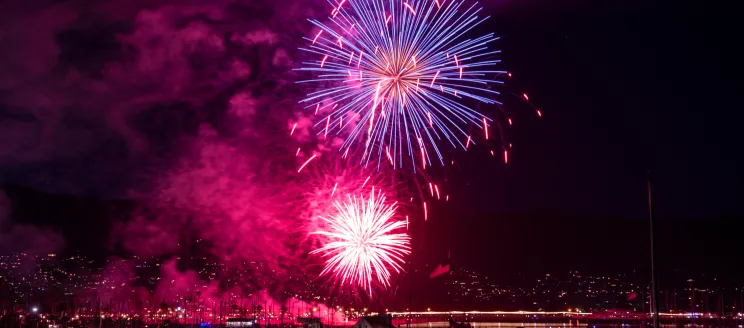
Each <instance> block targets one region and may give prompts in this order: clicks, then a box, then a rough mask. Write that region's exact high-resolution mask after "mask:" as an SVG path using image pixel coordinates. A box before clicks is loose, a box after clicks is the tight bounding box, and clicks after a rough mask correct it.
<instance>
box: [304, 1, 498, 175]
mask: <svg viewBox="0 0 744 328" xmlns="http://www.w3.org/2000/svg"><path fill="white" fill-rule="evenodd" d="M469 2H470V1H468V0H451V1H446V2H443V1H442V2H440V1H431V0H410V1H400V0H355V1H343V0H341V1H338V0H329V3H330V4H331V6H332V7H333V12H332V17H329V20H328V21H327V22H321V21H319V20H315V19H311V20H310V22H311V23H312V24H313V25H315V27H317V28H318V32H315V33H314V34H313V35H312V36H310V37H305V40H307V41H308V44H309V45H308V46H307V47H303V48H300V49H301V50H302V51H305V52H307V53H308V54H309V57H310V58H312V60H310V61H305V62H303V63H302V67H301V68H299V70H301V71H306V72H308V73H311V74H312V75H313V77H312V78H310V79H308V80H304V81H300V82H299V83H310V84H313V85H316V86H318V89H317V90H316V91H312V92H310V93H309V94H308V95H307V97H306V98H305V99H303V100H302V101H301V103H302V104H304V105H305V106H306V108H307V109H312V108H313V107H315V108H316V111H317V108H318V106H319V105H320V104H321V103H323V102H324V101H325V100H327V99H332V101H333V102H335V103H338V104H340V105H339V106H338V107H337V108H335V109H333V110H331V112H330V113H329V115H330V116H328V118H326V120H327V119H330V120H331V122H330V124H327V126H329V128H327V129H324V130H321V131H319V134H321V133H322V134H325V133H330V134H332V135H333V134H335V135H341V134H343V135H344V136H345V138H346V139H345V141H344V142H343V144H342V145H341V149H342V150H343V148H346V149H347V150H348V148H349V147H351V146H352V145H354V144H363V145H364V147H365V151H364V152H363V155H362V158H361V160H360V163H362V164H364V165H367V164H369V163H370V162H374V161H376V162H377V163H376V164H377V165H378V166H379V165H381V163H383V162H388V160H389V157H390V158H392V159H393V160H389V162H390V163H391V165H392V166H393V168H397V167H401V166H402V165H403V163H404V161H403V157H404V156H405V157H408V158H409V159H410V161H411V165H412V167H413V168H414V172H415V170H416V167H417V165H416V163H417V159H416V157H417V156H416V155H415V151H414V149H416V148H420V149H427V152H425V153H424V154H422V157H423V158H422V161H421V162H420V163H419V164H420V165H421V167H424V166H425V165H426V162H429V164H430V165H431V162H433V161H436V160H438V161H439V162H440V163H442V165H443V163H444V159H443V157H442V153H441V151H440V149H439V145H438V144H440V143H447V144H450V145H451V146H452V147H455V148H466V147H467V145H466V142H467V143H470V142H471V141H470V138H469V136H468V133H467V132H465V130H464V128H463V127H464V126H466V125H468V124H470V125H473V126H477V127H483V128H487V123H486V122H485V121H490V119H489V118H488V117H486V116H485V115H483V114H481V113H480V112H478V111H477V110H475V109H473V108H472V107H470V105H469V103H474V102H483V103H486V104H499V105H500V104H501V103H500V102H498V101H496V100H493V96H494V95H498V94H499V92H498V91H495V90H492V89H491V88H490V87H489V83H495V84H501V83H503V82H502V81H499V80H497V79H496V78H497V77H498V76H500V75H502V74H503V75H506V71H499V70H494V69H493V66H495V65H497V64H498V63H499V62H500V60H498V59H495V58H494V57H495V56H496V55H497V54H498V53H499V52H500V51H496V50H490V49H489V46H490V43H492V42H494V41H495V40H497V39H498V38H497V37H495V36H494V35H493V34H492V33H491V34H487V35H483V36H480V37H476V38H468V37H466V35H467V34H468V33H469V32H470V31H471V30H472V29H474V28H475V27H476V26H478V25H479V24H481V23H483V22H484V20H485V19H487V17H485V18H483V17H479V16H478V15H479V14H480V12H481V8H480V6H478V5H477V3H472V4H469ZM339 40H343V43H340V41H339ZM450 54H451V55H450ZM354 57H357V58H356V60H353V59H354ZM357 71H358V74H357V73H356V72H357ZM357 75H358V76H359V78H358V79H357V78H353V79H352V78H349V76H357ZM421 82H423V83H421ZM350 113H355V114H359V115H360V119H361V122H368V123H367V124H354V125H348V124H347V125H346V126H344V125H343V124H337V123H338V122H337V121H339V122H340V120H341V119H342V117H343V116H346V115H349V114H350ZM324 121H325V120H324ZM324 123H326V122H322V121H319V122H317V123H316V127H317V126H318V125H321V124H324ZM346 127H349V129H348V131H343V130H344V129H345V128H346ZM329 129H330V130H329ZM486 133H487V132H486ZM486 135H487V134H486ZM412 140H419V144H418V145H415V144H414V143H413V142H412ZM388 153H390V155H389V156H388Z"/></svg>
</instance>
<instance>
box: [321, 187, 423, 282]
mask: <svg viewBox="0 0 744 328" xmlns="http://www.w3.org/2000/svg"><path fill="white" fill-rule="evenodd" d="M333 205H334V207H335V208H336V210H337V213H336V214H335V215H333V216H330V217H328V218H325V217H323V218H322V219H323V220H325V221H326V222H327V223H328V225H329V229H328V230H327V231H316V232H314V234H318V235H323V236H326V237H328V238H329V242H328V243H326V244H325V245H324V246H323V247H321V248H319V249H317V250H314V251H312V252H311V254H318V253H320V254H321V255H322V256H323V257H325V258H326V265H325V267H324V268H323V271H322V272H321V275H324V274H328V273H330V274H333V275H334V276H335V277H336V278H338V279H340V282H341V284H342V285H343V284H344V283H345V282H347V281H348V282H349V283H351V284H354V285H358V286H360V287H361V288H362V289H364V290H365V291H367V292H368V293H369V294H370V295H371V294H372V286H373V278H375V279H376V282H377V283H379V284H381V285H382V286H384V287H388V286H390V269H392V270H395V271H396V272H400V271H402V270H403V268H402V264H403V263H404V259H403V257H404V256H406V255H408V254H410V252H411V251H410V246H409V241H410V238H409V236H408V235H407V234H405V233H394V231H395V230H397V229H400V228H403V227H406V225H407V223H406V221H395V220H393V219H392V218H393V216H394V215H395V211H396V209H397V202H396V203H393V204H386V203H385V195H384V194H382V193H381V192H380V191H378V192H377V194H375V190H374V188H373V189H372V192H371V193H370V195H369V197H368V198H365V197H364V196H363V195H360V197H359V198H357V197H355V196H350V195H348V199H347V200H346V201H345V202H343V203H341V202H338V201H337V202H334V204H333Z"/></svg>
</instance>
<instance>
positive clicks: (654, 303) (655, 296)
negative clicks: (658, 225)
mask: <svg viewBox="0 0 744 328" xmlns="http://www.w3.org/2000/svg"><path fill="white" fill-rule="evenodd" d="M648 222H649V230H650V232H651V311H652V312H653V318H654V328H659V301H658V300H659V291H658V289H657V288H658V286H657V281H656V248H655V246H656V245H654V199H653V193H652V190H651V171H649V172H648Z"/></svg>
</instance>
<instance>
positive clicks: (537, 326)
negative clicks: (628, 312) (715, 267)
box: [398, 320, 744, 328]
mask: <svg viewBox="0 0 744 328" xmlns="http://www.w3.org/2000/svg"><path fill="white" fill-rule="evenodd" d="M469 324H470V325H471V326H472V327H473V328H574V327H587V328H598V327H602V328H610V327H628V328H639V327H644V325H641V324H638V323H634V324H595V323H592V324H591V325H589V324H588V323H586V322H581V321H575V320H574V321H571V322H552V323H551V322H469ZM449 326H450V324H449V322H447V321H435V322H425V323H412V324H411V325H410V327H411V328H449ZM660 326H661V327H662V328H713V327H720V326H716V325H700V324H689V323H688V324H684V325H683V324H679V325H674V324H661V325H660ZM398 327H400V328H407V327H408V325H407V324H400V325H398ZM646 327H651V326H650V325H647V326H646ZM727 327H736V328H744V325H727Z"/></svg>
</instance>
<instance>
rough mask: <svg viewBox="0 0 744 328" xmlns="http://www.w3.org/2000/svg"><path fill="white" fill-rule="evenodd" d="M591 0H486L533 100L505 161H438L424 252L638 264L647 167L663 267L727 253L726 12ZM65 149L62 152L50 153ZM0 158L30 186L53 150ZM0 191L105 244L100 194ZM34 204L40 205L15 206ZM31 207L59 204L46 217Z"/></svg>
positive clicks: (509, 62) (466, 262)
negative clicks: (441, 166) (444, 178)
mask: <svg viewBox="0 0 744 328" xmlns="http://www.w3.org/2000/svg"><path fill="white" fill-rule="evenodd" d="M601 3H602V4H599V2H596V1H595V2H578V1H574V2H571V3H568V2H564V3H560V2H548V1H545V2H539V1H531V2H524V3H515V2H512V3H509V4H507V5H493V4H490V5H489V6H488V9H489V10H490V11H493V14H492V15H493V19H492V20H491V21H490V23H489V24H490V25H489V28H490V29H492V30H495V31H496V32H497V34H499V35H501V36H502V41H500V43H499V46H500V48H501V49H503V51H504V58H503V59H504V62H505V64H506V67H507V68H508V69H509V70H510V71H512V72H513V73H514V78H513V79H512V81H511V88H512V89H513V90H514V91H515V92H519V93H521V92H526V93H528V94H529V95H530V99H531V100H532V102H533V103H534V104H535V105H536V106H538V107H539V108H540V109H542V111H543V113H544V115H543V117H542V118H539V119H538V118H537V117H535V115H534V112H533V111H531V110H530V109H529V107H527V106H525V105H524V104H522V103H520V102H518V101H510V100H508V99H507V100H506V101H507V104H509V105H511V108H510V110H511V111H513V113H514V116H513V117H514V119H515V125H514V127H513V128H511V129H507V130H505V131H504V132H505V135H506V136H507V138H508V139H509V140H510V141H511V142H513V144H514V149H513V151H512V152H511V154H510V163H509V164H508V165H507V166H504V165H503V164H502V163H501V162H500V161H499V160H494V159H492V158H491V157H489V156H486V155H483V154H478V153H477V152H473V153H475V154H473V153H471V154H468V156H462V157H461V158H460V162H461V165H460V166H459V167H458V168H457V169H453V170H452V172H449V173H448V184H449V186H450V187H449V188H451V190H452V191H451V194H452V201H451V202H450V203H449V204H448V205H447V206H446V207H445V206H441V208H437V210H438V212H437V214H434V215H432V217H431V218H430V221H432V222H436V223H434V224H430V226H428V227H426V228H425V229H426V237H425V238H424V240H420V241H417V242H419V243H420V245H426V247H430V249H432V252H430V254H428V258H427V261H433V259H434V258H436V257H438V256H440V254H444V252H445V251H446V250H448V249H449V250H452V251H453V257H456V260H455V261H456V262H458V263H459V264H460V265H463V266H468V267H475V268H478V269H481V270H483V271H487V272H489V273H491V274H494V275H499V274H500V273H501V272H504V271H515V270H505V268H515V267H516V268H520V269H519V270H522V269H524V270H528V271H529V270H534V271H541V270H542V271H549V270H564V269H565V270H568V269H571V268H582V269H587V270H597V271H602V270H631V269H633V268H640V269H645V265H646V263H647V255H646V253H644V252H645V250H646V247H647V242H646V239H647V230H646V226H645V221H644V220H645V219H646V218H647V207H646V184H645V183H646V182H645V179H646V172H647V171H648V170H649V169H651V170H653V173H654V179H655V196H656V204H657V214H658V218H659V227H660V234H661V235H662V237H661V238H662V241H666V242H668V244H666V246H662V247H661V250H660V252H661V253H662V255H661V256H662V257H664V256H666V260H662V263H663V264H664V265H665V268H666V269H667V271H670V270H672V269H673V268H677V267H679V266H681V265H682V264H683V263H688V264H689V262H690V259H693V260H695V261H698V260H702V261H705V260H706V259H708V260H709V261H712V262H715V260H716V259H719V258H718V257H715V256H713V255H711V254H712V253H716V254H720V255H717V256H721V257H722V258H723V259H725V260H730V261H735V260H737V259H738V256H737V254H736V253H738V252H737V251H736V250H735V249H736V248H737V246H740V245H738V241H737V240H736V239H737V238H738V237H737V236H736V234H732V233H731V232H730V231H734V230H737V229H738V231H741V228H742V224H741V223H739V221H738V219H740V218H742V217H743V216H744V208H742V202H741V194H742V192H741V186H742V177H741V174H740V172H739V171H740V168H741V167H742V160H743V159H742V152H741V151H740V149H741V146H740V145H741V137H740V132H739V130H740V129H739V128H738V125H739V124H740V122H741V121H742V119H743V118H744V117H743V115H744V114H742V112H741V110H740V108H741V106H740V101H738V99H734V98H735V96H736V95H735V91H734V88H735V86H738V85H736V84H735V77H734V68H733V67H732V66H731V64H730V63H731V62H733V61H734V59H735V58H737V56H736V55H734V52H733V50H732V48H734V47H735V45H734V44H735V42H734V41H733V39H732V35H733V34H735V32H733V30H735V29H734V27H733V23H732V21H734V19H727V18H726V17H725V15H726V14H725V13H726V10H725V8H715V9H713V8H707V7H705V6H709V5H706V4H701V3H698V2H695V3H692V2H689V3H684V2H675V3H674V4H671V5H663V4H661V3H645V2H640V1H630V2H627V3H616V2H604V1H603V2H601ZM711 6H712V5H711ZM718 15H724V17H721V18H718V19H715V17H718ZM728 15H729V17H730V15H731V14H728ZM0 17H1V16H0ZM0 37H1V35H0ZM72 37H73V38H74V35H73V36H72ZM93 38H95V37H93ZM103 44H104V45H102V47H106V45H105V42H104V43H103ZM12 51H13V49H2V52H0V53H3V54H4V53H6V52H12ZM67 54H68V55H69V53H67ZM79 56H81V58H79V59H80V60H85V59H84V57H85V56H86V55H85V53H81V54H79ZM0 67H1V66H0ZM0 74H2V73H0ZM9 108H10V106H9V105H7V104H0V120H9V119H10V114H7V113H10V109H9ZM8 122H9V121H8ZM8 122H3V124H0V126H6V124H10V123H8ZM166 131H167V130H166ZM164 133H167V132H164ZM6 142H7V141H6ZM481 153H485V152H481ZM86 156H88V155H86ZM100 156H103V155H100ZM86 158H89V157H85V156H80V157H78V158H77V160H79V161H80V163H79V165H81V166H87V165H89V164H83V163H82V162H83V161H85V160H86ZM76 163H77V162H76V158H75V157H73V158H72V159H71V160H70V161H68V162H66V164H65V167H69V166H72V167H74V166H75V165H76ZM2 164H3V165H0V181H1V182H2V183H4V184H6V185H20V186H24V187H27V188H30V189H34V190H38V189H42V188H44V187H43V186H40V185H39V184H38V180H37V179H36V178H34V175H37V174H38V175H45V174H48V172H47V173H45V172H44V171H52V172H54V170H55V169H56V168H55V165H56V164H55V163H53V162H49V163H37V164H35V165H32V166H29V165H27V164H12V163H11V164H7V163H2ZM122 165H123V164H122ZM18 172H23V174H18ZM76 174H78V175H81V177H80V180H81V181H83V180H85V178H84V177H82V174H81V173H76ZM67 179H68V180H67V181H69V180H70V179H71V180H72V181H74V180H75V179H76V177H75V176H73V177H72V178H70V177H69V176H68V177H67ZM86 181H87V180H86ZM97 188H104V189H105V187H100V186H98V187H97ZM6 192H7V193H8V194H9V195H10V198H11V200H13V201H14V202H17V204H25V205H16V209H18V208H21V209H24V208H25V209H26V210H19V211H18V212H17V213H16V214H18V216H17V217H16V219H18V220H23V221H30V222H35V223H39V224H41V223H51V224H53V225H56V226H58V227H60V228H61V229H63V230H64V231H66V232H67V239H68V244H69V245H70V247H82V248H92V245H93V244H96V243H98V244H99V246H100V245H104V246H105V245H106V242H105V241H104V240H99V239H95V238H94V239H91V240H80V238H79V237H80V236H82V235H83V234H86V233H88V232H95V231H108V230H109V229H111V227H110V225H109V224H108V223H107V222H106V220H109V219H108V218H105V216H106V215H105V214H102V213H103V212H105V211H98V210H97V209H96V206H99V205H97V204H98V203H99V202H106V201H110V199H109V198H110V197H109V196H108V195H103V196H101V195H97V194H88V195H84V197H80V196H79V195H75V196H74V197H73V196H69V195H61V196H48V195H46V196H38V195H34V193H33V192H29V191H20V190H19V189H18V188H15V187H14V188H10V189H8V190H6ZM102 193H105V190H104V192H102ZM66 197H73V199H75V200H74V201H70V198H66ZM101 199H103V200H101ZM75 202H77V203H76V204H77V205H74V204H73V205H70V204H71V203H75ZM35 207H38V208H41V209H37V210H36V211H34V210H28V209H29V208H35ZM46 209H48V210H49V211H50V212H57V213H65V214H64V215H62V216H64V217H65V218H64V219H61V218H59V217H57V218H55V219H48V218H47V217H46V215H48V214H49V213H44V212H43V211H44V210H46ZM39 211H42V212H41V213H40V212H39ZM24 213H25V214H24ZM719 228H726V230H728V231H729V232H727V233H723V232H721V231H720V230H719ZM73 231H77V232H73ZM450 237H451V238H450ZM700 244H702V245H703V246H698V245H700ZM672 245H674V246H672ZM706 246H707V247H708V248H707V249H708V250H707V251H706ZM96 249H99V250H100V249H101V248H100V247H97V248H96ZM103 249H105V247H104V248H103ZM738 249H741V247H738ZM507 250H508V251H507ZM719 251H720V253H719ZM99 252H100V251H99ZM680 253H686V254H688V255H689V257H686V256H685V255H680ZM562 254H563V255H566V256H565V257H561V255H562ZM571 254H573V255H574V256H570V255H571ZM98 255H100V254H98ZM696 263H708V262H696ZM735 270H736V269H735V268H734V267H733V266H722V267H720V268H719V271H725V272H722V273H726V274H732V275H733V274H734V273H737V272H739V271H735Z"/></svg>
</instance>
